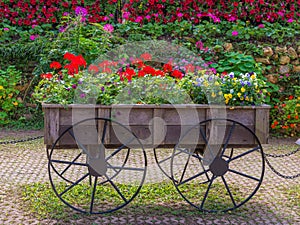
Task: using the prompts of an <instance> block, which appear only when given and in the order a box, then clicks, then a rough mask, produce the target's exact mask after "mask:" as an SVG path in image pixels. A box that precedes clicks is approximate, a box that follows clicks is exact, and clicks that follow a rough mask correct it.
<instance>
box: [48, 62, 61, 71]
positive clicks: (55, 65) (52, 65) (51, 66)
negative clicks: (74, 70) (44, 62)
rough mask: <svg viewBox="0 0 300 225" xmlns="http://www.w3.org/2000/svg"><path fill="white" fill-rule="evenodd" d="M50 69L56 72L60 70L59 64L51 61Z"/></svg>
mask: <svg viewBox="0 0 300 225" xmlns="http://www.w3.org/2000/svg"><path fill="white" fill-rule="evenodd" d="M50 68H53V69H57V70H58V69H60V68H61V64H60V63H59V62H56V61H53V62H52V63H50Z"/></svg>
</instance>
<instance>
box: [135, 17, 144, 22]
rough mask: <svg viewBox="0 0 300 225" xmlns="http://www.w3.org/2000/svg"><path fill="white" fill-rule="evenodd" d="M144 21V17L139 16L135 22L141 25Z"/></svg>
mask: <svg viewBox="0 0 300 225" xmlns="http://www.w3.org/2000/svg"><path fill="white" fill-rule="evenodd" d="M142 20H143V17H141V16H138V17H137V18H136V19H135V22H136V23H140V22H141V21H142Z"/></svg>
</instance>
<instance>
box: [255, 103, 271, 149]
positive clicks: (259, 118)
mask: <svg viewBox="0 0 300 225" xmlns="http://www.w3.org/2000/svg"><path fill="white" fill-rule="evenodd" d="M255 112H256V113H255V134H256V136H257V137H258V139H259V141H260V143H261V144H268V140H269V110H268V109H256V111H255Z"/></svg>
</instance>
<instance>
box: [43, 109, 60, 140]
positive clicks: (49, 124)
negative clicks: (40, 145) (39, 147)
mask: <svg viewBox="0 0 300 225" xmlns="http://www.w3.org/2000/svg"><path fill="white" fill-rule="evenodd" d="M59 112H60V110H59V109H58V108H49V109H45V110H44V113H45V120H44V126H45V128H44V143H45V144H46V145H52V144H53V143H54V142H55V141H56V139H57V138H58V137H59V125H60V124H59Z"/></svg>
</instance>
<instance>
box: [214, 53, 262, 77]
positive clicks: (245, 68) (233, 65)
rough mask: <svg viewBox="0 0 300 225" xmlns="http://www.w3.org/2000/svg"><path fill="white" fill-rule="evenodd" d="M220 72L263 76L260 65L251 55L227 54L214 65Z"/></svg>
mask: <svg viewBox="0 0 300 225" xmlns="http://www.w3.org/2000/svg"><path fill="white" fill-rule="evenodd" d="M213 66H214V68H215V69H216V70H217V71H218V72H219V73H222V72H227V73H230V72H233V73H235V74H240V73H248V72H256V73H257V74H259V75H261V73H262V70H261V66H260V64H259V63H256V62H255V60H254V58H253V57H252V56H251V55H245V54H243V53H238V52H226V53H225V54H224V58H222V59H221V60H219V61H218V62H217V63H215V64H213Z"/></svg>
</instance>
